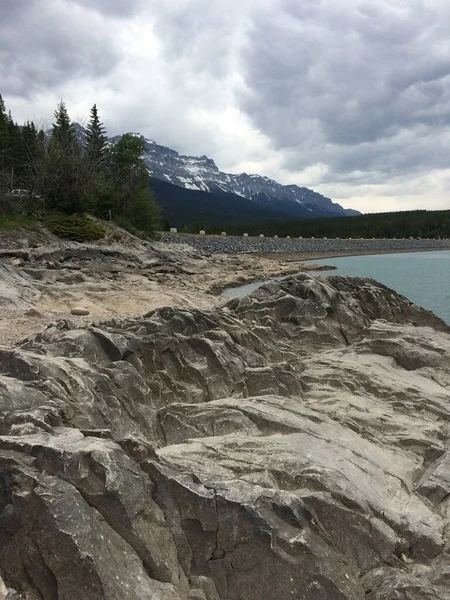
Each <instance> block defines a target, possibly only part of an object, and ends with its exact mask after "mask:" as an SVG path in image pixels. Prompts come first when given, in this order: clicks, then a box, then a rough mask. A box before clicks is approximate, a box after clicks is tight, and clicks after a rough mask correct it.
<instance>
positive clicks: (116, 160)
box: [0, 96, 160, 241]
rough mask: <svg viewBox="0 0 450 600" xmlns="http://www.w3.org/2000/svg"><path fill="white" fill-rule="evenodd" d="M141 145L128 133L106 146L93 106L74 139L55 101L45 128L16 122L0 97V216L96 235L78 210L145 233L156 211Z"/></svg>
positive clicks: (73, 234) (80, 236) (66, 233)
mask: <svg viewBox="0 0 450 600" xmlns="http://www.w3.org/2000/svg"><path fill="white" fill-rule="evenodd" d="M144 148H145V146H144V142H143V140H141V139H139V138H137V137H135V136H133V135H131V134H126V135H124V136H122V137H121V138H120V139H119V141H117V142H116V143H114V144H111V145H108V141H107V135H106V130H105V128H104V126H103V124H102V122H101V121H100V117H99V115H98V109H97V106H96V105H95V104H94V106H93V107H92V109H91V115H90V120H89V123H88V125H87V127H86V135H85V139H84V140H83V141H81V139H80V135H79V132H77V129H76V127H75V126H74V125H73V124H72V122H71V120H70V117H69V114H68V112H67V108H66V105H65V104H64V102H63V101H61V102H60V103H59V104H58V106H57V107H56V110H55V114H54V123H53V127H52V130H51V131H50V132H47V134H45V133H44V131H42V130H41V131H38V129H37V127H36V125H35V124H34V123H33V122H27V123H25V125H23V126H22V127H19V126H18V124H17V123H15V122H14V120H13V118H12V116H11V114H10V113H8V114H7V113H6V109H5V105H4V102H3V99H2V97H1V96H0V215H1V214H2V215H4V216H5V215H8V216H11V215H15V216H18V215H21V216H33V217H36V218H41V219H43V220H44V221H45V222H46V223H47V224H48V225H49V226H50V228H51V229H52V231H53V232H54V233H57V234H58V235H61V236H62V237H67V238H69V239H77V240H79V241H85V240H88V239H89V240H92V239H98V238H99V237H101V232H102V235H103V230H102V228H101V227H99V226H98V225H96V224H95V222H94V221H93V220H92V219H88V218H87V217H83V216H82V215H83V214H84V213H91V214H93V215H95V216H97V217H98V218H100V219H105V220H114V221H117V222H118V223H120V225H121V226H122V227H124V228H125V229H130V230H132V232H134V233H135V232H139V235H141V236H142V237H151V236H153V235H154V234H155V232H156V230H157V229H158V227H159V218H160V213H159V208H158V206H157V204H156V200H155V197H154V195H153V193H152V191H151V189H150V187H149V175H148V171H147V168H146V167H145V164H144V161H143V158H142V155H143V153H144ZM14 190H15V191H14ZM53 213H56V214H55V215H53ZM63 215H66V217H67V218H64V217H63ZM8 222H10V223H13V220H11V219H9V221H8Z"/></svg>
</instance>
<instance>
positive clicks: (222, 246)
mask: <svg viewBox="0 0 450 600" xmlns="http://www.w3.org/2000/svg"><path fill="white" fill-rule="evenodd" d="M161 241H162V242H165V243H175V244H187V245H189V246H192V247H193V248H195V249H196V250H198V251H200V252H203V253H206V254H240V253H249V254H251V253H258V254H284V255H289V254H295V255H296V258H297V259H299V260H315V259H322V258H334V257H340V256H353V255H359V254H361V255H363V254H392V253H399V252H424V251H433V250H450V239H384V240H383V239H338V238H334V239H331V238H330V239H327V238H269V237H264V238H261V237H237V236H222V235H192V234H183V233H167V232H164V233H163V234H162V235H161Z"/></svg>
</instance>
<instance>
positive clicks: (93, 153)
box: [85, 104, 108, 164]
mask: <svg viewBox="0 0 450 600" xmlns="http://www.w3.org/2000/svg"><path fill="white" fill-rule="evenodd" d="M107 142H108V138H107V136H106V129H105V127H104V125H103V123H102V122H101V121H100V119H99V116H98V110H97V105H96V104H94V106H93V107H92V108H91V117H90V120H89V123H88V125H87V127H86V142H85V150H86V156H87V158H88V159H89V160H91V161H92V162H94V163H96V164H101V163H103V162H104V161H105V155H106V148H107Z"/></svg>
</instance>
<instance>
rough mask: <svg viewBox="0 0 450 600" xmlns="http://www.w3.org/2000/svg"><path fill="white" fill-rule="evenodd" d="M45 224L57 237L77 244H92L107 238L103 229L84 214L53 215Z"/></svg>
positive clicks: (49, 216)
mask: <svg viewBox="0 0 450 600" xmlns="http://www.w3.org/2000/svg"><path fill="white" fill-rule="evenodd" d="M45 224H46V225H47V227H48V229H49V230H50V231H51V232H52V233H54V234H55V235H57V236H59V237H62V238H65V239H68V240H73V241H75V242H91V241H94V240H100V239H101V238H103V237H105V230H104V229H103V227H102V226H101V225H100V224H99V223H97V222H96V221H94V220H93V219H91V218H90V217H88V216H87V215H83V214H72V215H65V214H63V213H51V214H50V215H48V217H47V218H46V219H45Z"/></svg>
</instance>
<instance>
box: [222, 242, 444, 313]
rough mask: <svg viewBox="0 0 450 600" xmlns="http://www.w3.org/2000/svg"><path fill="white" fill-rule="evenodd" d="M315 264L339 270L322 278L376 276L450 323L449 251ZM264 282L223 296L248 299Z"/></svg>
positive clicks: (350, 258)
mask: <svg viewBox="0 0 450 600" xmlns="http://www.w3.org/2000/svg"><path fill="white" fill-rule="evenodd" d="M311 262H313V263H315V264H321V265H330V266H334V267H337V268H336V269H333V270H332V271H329V272H327V271H321V272H320V273H317V275H320V276H326V275H327V274H329V275H350V276H354V277H372V278H373V279H376V280H377V281H380V282H381V283H384V285H387V286H389V287H390V288H392V289H394V290H396V291H397V292H399V293H400V294H403V295H404V296H406V297H407V298H409V300H411V301H412V302H415V303H416V304H419V305H420V306H423V307H424V308H428V309H429V310H432V311H433V312H434V313H435V314H436V315H438V316H439V317H441V319H444V321H446V322H447V323H449V324H450V251H449V250H443V251H439V252H408V253H406V252H405V253H401V254H377V255H371V256H348V257H345V258H326V259H323V260H314V261H311ZM312 274H313V275H314V273H312ZM263 283H265V282H264V281H259V282H256V283H251V284H248V285H244V286H241V287H239V288H230V289H228V290H225V291H224V292H223V294H222V296H223V297H225V298H234V297H236V296H244V295H246V294H249V293H250V292H252V291H253V290H255V289H256V288H258V287H260V286H261V285H262V284H263Z"/></svg>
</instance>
